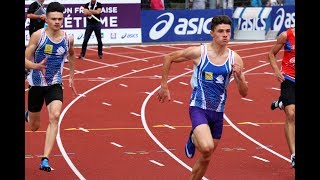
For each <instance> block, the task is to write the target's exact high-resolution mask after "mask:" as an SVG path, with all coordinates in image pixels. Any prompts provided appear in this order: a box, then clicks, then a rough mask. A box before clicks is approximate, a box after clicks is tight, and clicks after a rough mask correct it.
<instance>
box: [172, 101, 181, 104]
mask: <svg viewBox="0 0 320 180" xmlns="http://www.w3.org/2000/svg"><path fill="white" fill-rule="evenodd" d="M173 102H175V103H178V104H183V102H181V101H177V100H173Z"/></svg>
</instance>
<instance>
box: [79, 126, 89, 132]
mask: <svg viewBox="0 0 320 180" xmlns="http://www.w3.org/2000/svg"><path fill="white" fill-rule="evenodd" d="M79 130H81V131H84V132H89V130H88V129H85V128H82V127H80V128H79Z"/></svg>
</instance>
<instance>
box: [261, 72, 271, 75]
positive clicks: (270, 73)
mask: <svg viewBox="0 0 320 180" xmlns="http://www.w3.org/2000/svg"><path fill="white" fill-rule="evenodd" d="M263 74H270V75H273V73H271V72H263Z"/></svg>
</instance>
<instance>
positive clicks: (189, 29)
mask: <svg viewBox="0 0 320 180" xmlns="http://www.w3.org/2000/svg"><path fill="white" fill-rule="evenodd" d="M222 14H225V15H228V16H229V17H230V18H232V10H231V9H224V10H223V9H205V10H163V11H152V10H145V11H142V12H141V27H142V35H143V36H142V42H176V41H209V40H211V39H212V37H211V36H210V30H211V20H212V17H213V16H216V15H222Z"/></svg>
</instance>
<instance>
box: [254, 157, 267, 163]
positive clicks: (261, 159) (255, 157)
mask: <svg viewBox="0 0 320 180" xmlns="http://www.w3.org/2000/svg"><path fill="white" fill-rule="evenodd" d="M252 157H253V158H256V159H259V160H261V161H264V162H270V161H269V160H266V159H263V158H261V157H258V156H252Z"/></svg>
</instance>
